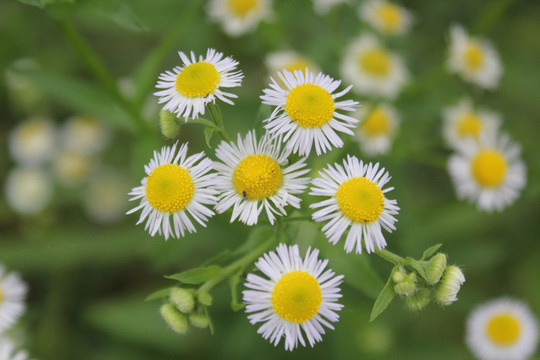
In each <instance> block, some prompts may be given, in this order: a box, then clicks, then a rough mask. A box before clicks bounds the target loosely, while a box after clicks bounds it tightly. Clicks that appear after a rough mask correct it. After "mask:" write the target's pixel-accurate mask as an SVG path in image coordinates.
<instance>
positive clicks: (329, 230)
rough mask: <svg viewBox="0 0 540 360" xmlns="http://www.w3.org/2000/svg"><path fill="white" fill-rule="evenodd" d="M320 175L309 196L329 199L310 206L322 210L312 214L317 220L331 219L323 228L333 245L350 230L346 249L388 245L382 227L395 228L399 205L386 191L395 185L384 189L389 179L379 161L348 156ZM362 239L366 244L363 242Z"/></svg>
mask: <svg viewBox="0 0 540 360" xmlns="http://www.w3.org/2000/svg"><path fill="white" fill-rule="evenodd" d="M319 175H320V177H319V178H315V179H313V181H312V184H313V186H312V187H311V192H310V193H309V194H310V195H315V196H325V197H328V198H327V199H326V200H323V201H321V202H318V203H315V204H312V205H310V207H311V208H313V209H319V210H317V211H316V212H315V213H313V215H312V217H313V220H314V221H316V222H323V221H328V222H327V223H326V225H324V226H323V228H322V231H323V232H324V233H325V235H326V237H327V238H328V240H329V241H330V243H332V244H336V243H337V242H338V241H339V240H340V239H341V237H342V236H343V234H344V233H345V231H346V230H347V229H349V233H348V234H347V238H346V240H345V251H346V252H351V251H353V250H354V249H355V248H356V253H358V254H360V253H362V246H364V247H365V248H366V251H367V252H368V253H371V252H373V251H375V248H378V249H382V248H384V247H386V240H385V239H384V236H383V234H382V229H381V227H382V228H384V229H385V230H386V231H389V232H392V230H395V229H396V227H395V226H394V223H395V222H396V221H397V220H396V218H395V217H394V215H397V213H398V210H399V207H398V206H397V201H396V200H388V199H387V198H386V196H385V193H387V192H389V191H391V190H392V189H394V188H393V187H390V188H386V189H383V187H384V185H386V183H388V181H389V180H390V175H389V174H388V172H387V171H385V170H384V168H382V169H379V163H376V164H375V165H374V164H373V163H369V164H364V163H363V162H362V161H359V160H358V159H357V158H356V157H355V156H350V155H347V159H346V160H344V161H343V166H341V165H340V164H337V163H336V164H334V166H332V165H328V167H327V168H326V169H324V170H322V171H320V172H319ZM362 240H363V244H362Z"/></svg>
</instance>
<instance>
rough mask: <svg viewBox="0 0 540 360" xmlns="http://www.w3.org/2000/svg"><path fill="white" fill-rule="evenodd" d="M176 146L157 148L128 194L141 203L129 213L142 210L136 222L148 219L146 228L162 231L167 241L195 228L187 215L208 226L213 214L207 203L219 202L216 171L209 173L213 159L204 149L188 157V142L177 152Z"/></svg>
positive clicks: (160, 232) (153, 233)
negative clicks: (138, 184) (144, 173)
mask: <svg viewBox="0 0 540 360" xmlns="http://www.w3.org/2000/svg"><path fill="white" fill-rule="evenodd" d="M177 145H178V143H175V144H174V145H173V146H172V147H169V146H164V147H163V148H162V149H161V152H159V153H158V152H156V151H154V158H153V159H151V160H150V162H149V163H148V165H146V166H145V167H144V170H145V171H146V174H147V175H148V176H147V177H145V178H144V179H142V181H141V184H142V185H141V186H138V187H136V188H133V190H132V191H131V192H130V193H129V195H132V196H133V197H132V198H131V199H130V200H132V201H133V200H138V199H140V200H141V202H140V204H139V205H138V206H137V207H135V208H133V209H131V210H130V211H128V212H127V213H128V214H131V213H134V212H136V211H138V210H140V209H142V213H141V217H140V218H139V221H138V222H137V224H140V223H142V222H143V221H145V220H147V221H146V226H145V230H148V232H149V233H150V235H152V236H154V235H155V234H156V233H159V234H163V236H165V240H167V239H168V238H169V236H172V237H180V236H184V233H185V230H187V231H188V232H190V233H192V232H195V231H196V230H195V226H194V225H193V223H192V222H191V220H190V219H189V217H188V214H189V215H190V216H191V217H192V218H193V219H194V220H195V221H197V222H198V223H199V224H201V225H202V226H206V224H205V223H206V222H207V221H208V218H209V217H212V216H213V215H214V212H213V211H212V210H210V209H209V208H208V207H207V206H208V205H214V204H215V203H216V195H217V191H216V190H215V189H214V188H213V183H214V179H215V173H209V171H210V170H212V160H210V159H208V158H206V157H204V152H200V153H198V154H195V155H191V156H189V157H187V158H186V155H187V144H183V145H182V146H180V148H179V149H178V153H177V151H176V148H177ZM170 216H172V218H173V227H174V231H173V227H171V224H170V222H169V217H170Z"/></svg>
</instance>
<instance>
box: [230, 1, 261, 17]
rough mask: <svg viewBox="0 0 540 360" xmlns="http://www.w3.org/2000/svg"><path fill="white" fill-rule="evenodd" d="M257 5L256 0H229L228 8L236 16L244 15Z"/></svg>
mask: <svg viewBox="0 0 540 360" xmlns="http://www.w3.org/2000/svg"><path fill="white" fill-rule="evenodd" d="M256 6H257V0H229V10H230V11H231V12H232V13H233V15H235V16H238V17H244V16H246V15H247V14H248V13H249V12H250V11H252V10H253V9H254V8H255V7H256Z"/></svg>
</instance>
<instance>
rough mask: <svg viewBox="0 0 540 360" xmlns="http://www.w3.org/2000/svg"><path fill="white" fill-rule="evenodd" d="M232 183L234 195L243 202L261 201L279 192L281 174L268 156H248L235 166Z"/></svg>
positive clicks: (277, 165)
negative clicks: (238, 196) (240, 197)
mask: <svg viewBox="0 0 540 360" xmlns="http://www.w3.org/2000/svg"><path fill="white" fill-rule="evenodd" d="M232 181H233V185H234V189H235V190H236V193H237V194H238V195H240V196H242V197H243V198H244V199H245V200H262V199H266V198H268V197H270V196H272V195H274V194H275V193H276V191H278V190H279V188H280V187H281V185H282V184H283V173H282V171H281V167H280V166H279V164H278V162H277V161H276V160H275V159H273V158H271V157H270V156H268V155H256V154H250V155H248V156H246V157H245V158H243V159H242V161H240V163H239V164H238V165H237V166H236V169H234V173H233V178H232Z"/></svg>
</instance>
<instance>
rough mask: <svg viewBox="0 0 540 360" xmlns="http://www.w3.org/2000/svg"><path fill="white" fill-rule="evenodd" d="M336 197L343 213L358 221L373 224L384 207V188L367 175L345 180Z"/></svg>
mask: <svg viewBox="0 0 540 360" xmlns="http://www.w3.org/2000/svg"><path fill="white" fill-rule="evenodd" d="M336 198H337V203H338V205H339V207H340V208H341V211H342V212H343V215H345V216H346V217H348V218H349V219H351V220H352V221H354V222H358V223H364V224H371V223H372V222H374V221H375V220H377V219H378V218H379V216H381V214H382V211H383V208H384V195H383V192H382V190H381V189H380V188H379V187H378V186H377V184H376V183H374V182H373V181H370V180H368V179H366V178H365V177H354V178H352V179H349V180H347V181H345V182H344V183H343V184H341V186H340V187H339V188H338V190H337V192H336Z"/></svg>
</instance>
